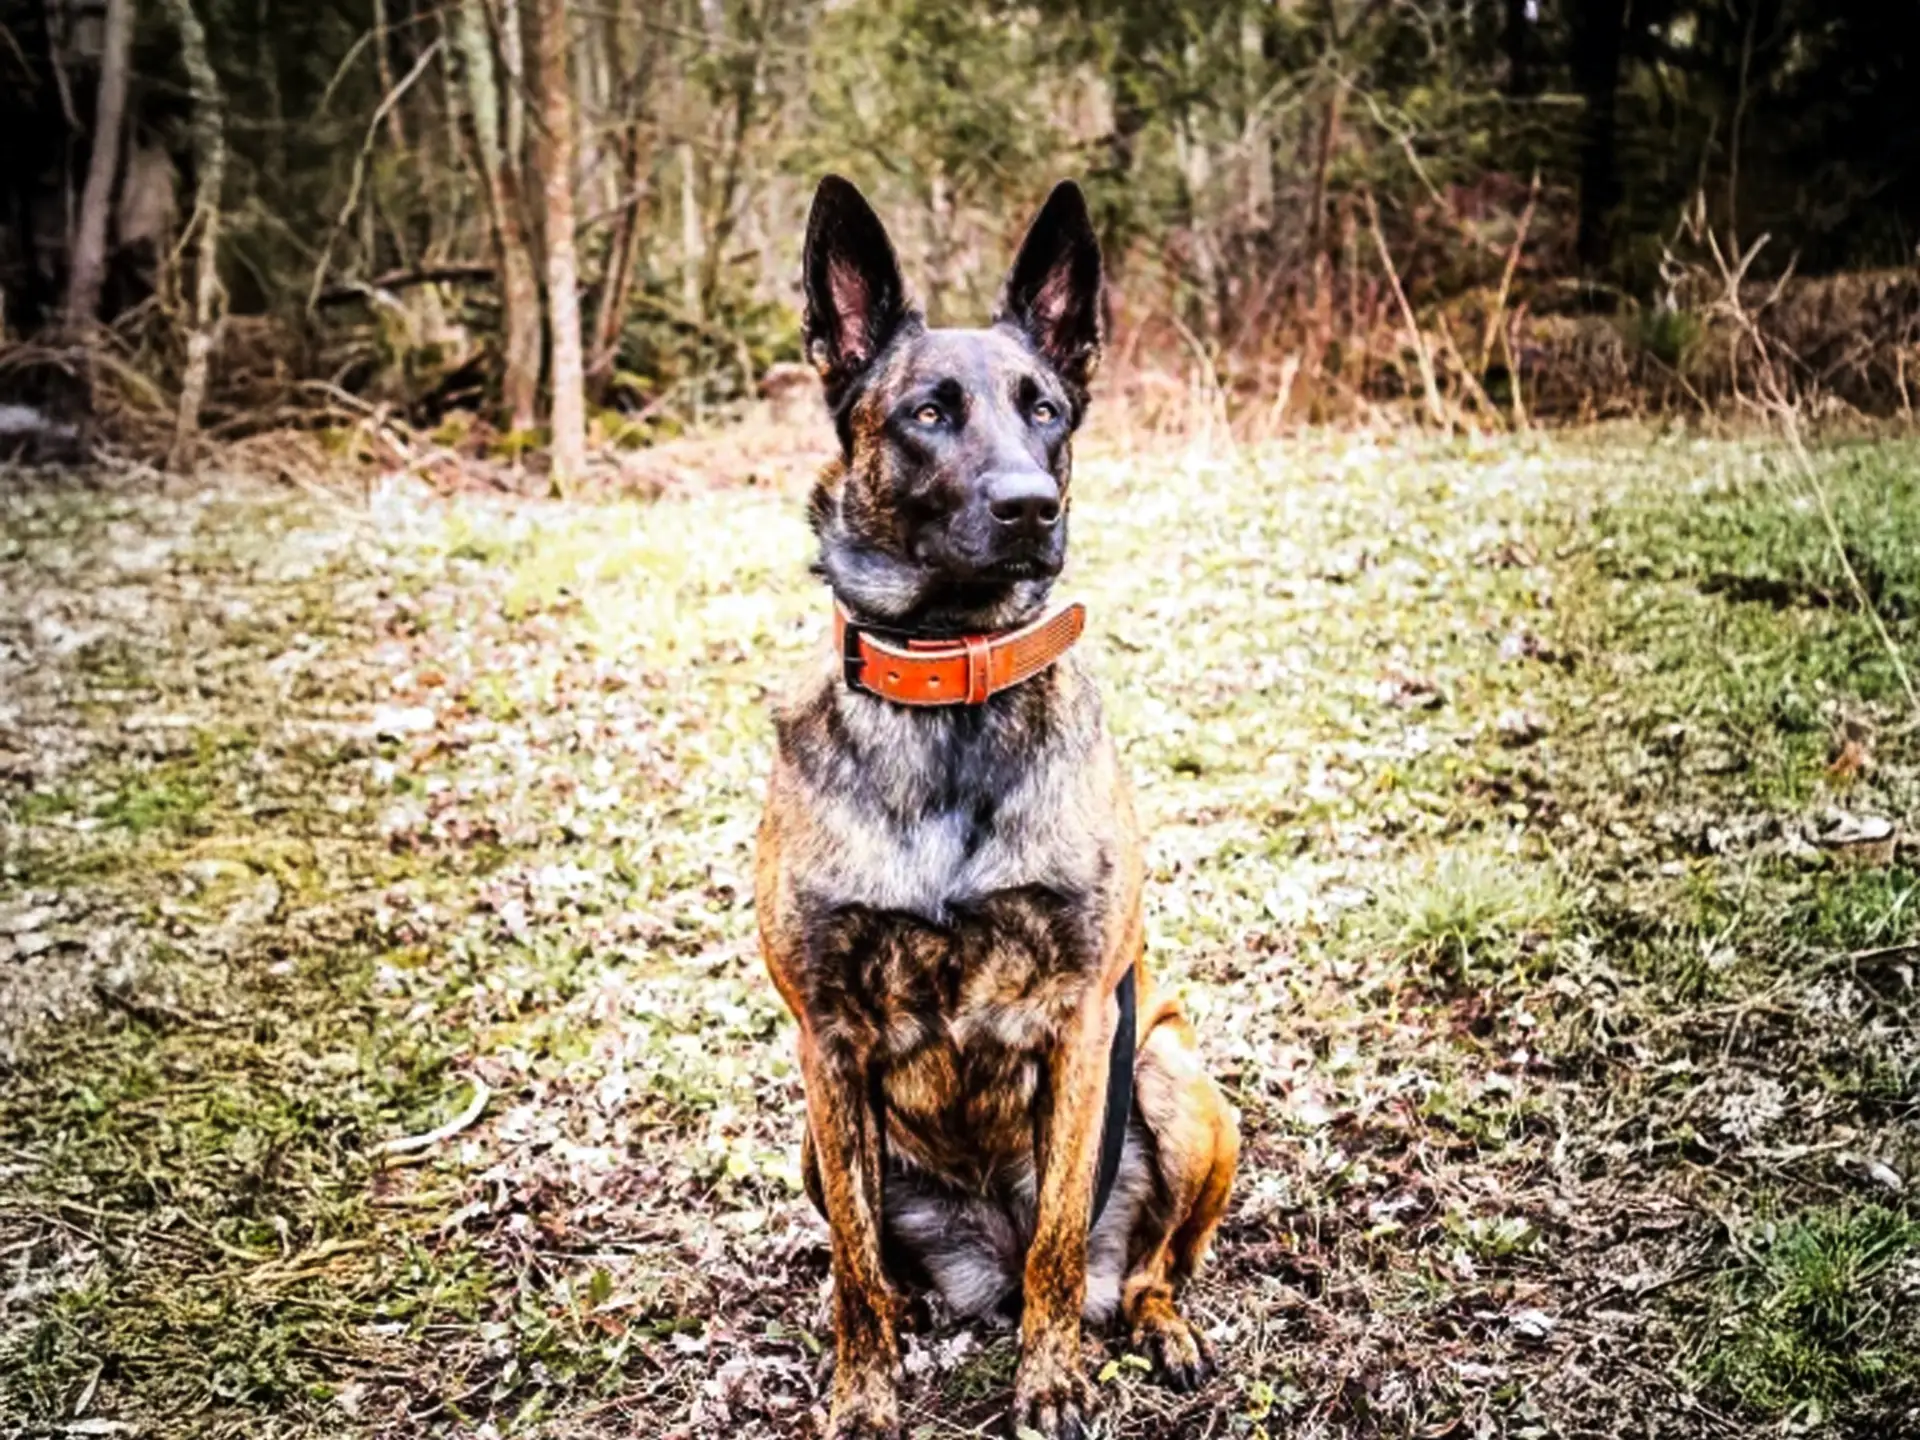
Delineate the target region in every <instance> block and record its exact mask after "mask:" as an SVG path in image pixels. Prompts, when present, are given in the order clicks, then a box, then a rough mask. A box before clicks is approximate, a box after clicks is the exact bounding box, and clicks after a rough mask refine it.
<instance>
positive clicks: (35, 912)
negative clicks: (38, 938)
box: [0, 905, 58, 935]
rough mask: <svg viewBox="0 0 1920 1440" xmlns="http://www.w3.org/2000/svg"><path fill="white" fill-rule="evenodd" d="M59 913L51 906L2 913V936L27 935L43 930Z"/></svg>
mask: <svg viewBox="0 0 1920 1440" xmlns="http://www.w3.org/2000/svg"><path fill="white" fill-rule="evenodd" d="M57 913H58V912H57V911H56V910H55V909H54V908H53V906H51V905H36V906H34V907H32V908H31V909H27V910H13V911H4V912H0V935H25V934H28V933H29V932H31V931H34V930H43V929H45V928H46V927H47V925H48V924H49V923H51V922H52V920H53V918H54V916H55V915H56V914H57Z"/></svg>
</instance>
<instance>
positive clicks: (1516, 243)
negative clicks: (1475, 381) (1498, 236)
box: [1480, 170, 1540, 370]
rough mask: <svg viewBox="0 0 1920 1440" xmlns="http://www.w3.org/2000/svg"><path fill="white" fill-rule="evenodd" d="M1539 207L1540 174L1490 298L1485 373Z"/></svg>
mask: <svg viewBox="0 0 1920 1440" xmlns="http://www.w3.org/2000/svg"><path fill="white" fill-rule="evenodd" d="M1539 203H1540V172H1539V171H1538V170H1535V171H1534V172H1533V183H1532V184H1531V185H1529V186H1528V187H1527V208H1526V209H1524V210H1522V211H1521V212H1520V228H1519V229H1518V230H1516V231H1515V232H1514V235H1513V248H1512V249H1511V250H1509V251H1507V264H1506V268H1505V269H1503V270H1502V271H1501V272H1500V289H1499V290H1498V291H1497V292H1495V294H1494V297H1493V308H1492V309H1491V310H1489V311H1488V312H1487V324H1486V328H1485V329H1484V330H1482V331H1481V332H1480V368H1481V369H1482V370H1485V369H1486V368H1487V366H1488V364H1489V363H1490V362H1491V361H1492V359H1493V337H1494V334H1495V332H1497V331H1498V330H1499V328H1500V320H1501V317H1502V316H1504V315H1505V314H1506V313H1507V296H1508V295H1510V294H1512V293H1513V277H1514V274H1515V272H1516V271H1518V270H1519V268H1520V252H1521V251H1522V250H1524V249H1525V248H1526V245H1527V231H1528V230H1530V229H1531V228H1533V210H1534V207H1535V206H1536V205H1538V204H1539Z"/></svg>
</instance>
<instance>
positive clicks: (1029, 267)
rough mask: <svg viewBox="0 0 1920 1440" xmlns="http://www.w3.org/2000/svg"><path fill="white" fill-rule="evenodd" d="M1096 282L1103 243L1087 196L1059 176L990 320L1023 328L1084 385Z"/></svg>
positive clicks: (1095, 352) (1096, 336) (1093, 358)
mask: <svg viewBox="0 0 1920 1440" xmlns="http://www.w3.org/2000/svg"><path fill="white" fill-rule="evenodd" d="M1100 283H1101V282H1100V242H1099V240H1098V239H1096V238H1095V237H1094V233H1093V221H1092V219H1091V218H1090V217H1089V216H1088V214H1087V197H1086V196H1084V195H1082V194H1081V193H1080V187H1079V186H1078V185H1076V184H1074V183H1073V181H1071V180H1062V181H1061V182H1060V183H1059V184H1058V185H1056V186H1054V187H1053V193H1052V194H1051V195H1049V196H1047V203H1046V204H1045V205H1042V206H1041V207H1040V213H1039V214H1038V215H1036V216H1034V219H1033V224H1032V225H1030V226H1029V227H1028V228H1027V238H1026V239H1025V240H1022V241H1021V242H1020V254H1019V256H1018V258H1016V259H1015V260H1014V262H1013V270H1012V271H1011V273H1009V274H1008V276H1007V285H1006V289H1004V290H1002V291H1001V292H1000V306H999V309H998V310H997V311H996V312H995V313H994V317H993V318H994V321H995V323H996V324H1005V325H1013V326H1016V327H1017V328H1019V329H1020V330H1021V331H1023V332H1024V333H1025V334H1026V336H1027V338H1028V339H1029V340H1030V341H1032V342H1033V346H1034V348H1035V349H1036V350H1038V351H1039V352H1040V353H1041V354H1042V355H1044V356H1046V358H1047V360H1048V362H1049V363H1050V364H1051V365H1052V366H1053V368H1054V369H1056V370H1058V371H1059V372H1060V374H1061V375H1062V376H1063V377H1064V378H1065V379H1066V380H1067V382H1068V383H1069V384H1071V385H1074V386H1076V387H1078V388H1079V389H1081V390H1084V389H1085V388H1086V385H1087V382H1088V381H1089V380H1091V379H1092V378H1093V372H1094V368H1095V367H1096V366H1097V365H1098V364H1099V363H1100V331H1101V321H1102V318H1103V308H1104V302H1103V297H1102V295H1101V293H1100Z"/></svg>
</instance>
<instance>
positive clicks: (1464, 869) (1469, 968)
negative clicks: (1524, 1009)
mask: <svg viewBox="0 0 1920 1440" xmlns="http://www.w3.org/2000/svg"><path fill="white" fill-rule="evenodd" d="M1574 908H1575V907H1574V898H1573V896H1572V895H1571V894H1570V892H1569V890H1568V888H1567V886H1566V884H1565V882H1564V881H1563V880H1562V879H1561V877H1560V875H1559V873H1558V872H1557V871H1555V870H1554V869H1553V868H1551V867H1550V866H1549V865H1546V864H1544V863H1542V862H1539V861H1531V860H1525V859H1522V858H1520V857H1519V856H1507V855H1494V854H1489V853H1487V852H1485V851H1482V850H1470V849H1459V848H1456V849H1449V850H1446V851H1443V852H1441V853H1440V854H1439V855H1438V856H1436V857H1434V858H1433V859H1431V860H1429V861H1428V862H1427V863H1426V864H1424V865H1422V866H1418V867H1408V868H1407V869H1406V870H1405V871H1403V872H1402V873H1401V874H1400V875H1398V876H1396V877H1395V878H1393V879H1392V880H1390V881H1388V883H1387V884H1386V885H1385V886H1383V887H1382V888H1381V889H1380V890H1379V891H1378V892H1377V894H1376V896H1375V906H1374V915H1373V919H1374V924H1375V926H1376V931H1377V934H1378V935H1379V937H1380V939H1381V940H1382V941H1383V942H1384V943H1386V944H1387V945H1389V946H1391V947H1392V948H1393V949H1394V950H1396V951H1399V952H1400V953H1401V954H1403V955H1406V956H1408V957H1410V958H1412V959H1415V960H1418V961H1420V962H1422V963H1424V964H1427V965H1431V966H1433V967H1434V968H1435V969H1436V970H1439V971H1441V972H1443V973H1445V974H1448V975H1450V976H1451V977H1452V978H1453V979H1455V980H1457V981H1460V982H1463V983H1464V982H1467V981H1469V980H1472V979H1473V978H1475V977H1477V976H1479V975H1481V974H1483V973H1485V972H1486V971H1488V970H1489V969H1491V968H1493V967H1495V966H1497V965H1500V964H1512V963H1514V962H1517V961H1520V960H1522V959H1524V958H1525V957H1526V956H1527V955H1528V954H1530V953H1532V952H1534V951H1537V950H1538V949H1539V948H1540V947H1541V946H1542V945H1543V944H1544V943H1545V942H1546V941H1548V940H1550V939H1551V938H1552V937H1553V936H1554V935H1555V934H1556V933H1557V932H1558V931H1559V930H1560V928H1561V926H1562V925H1563V924H1564V923H1565V922H1566V920H1567V919H1568V918H1569V916H1570V915H1571V914H1572V913H1573V910H1574Z"/></svg>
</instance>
